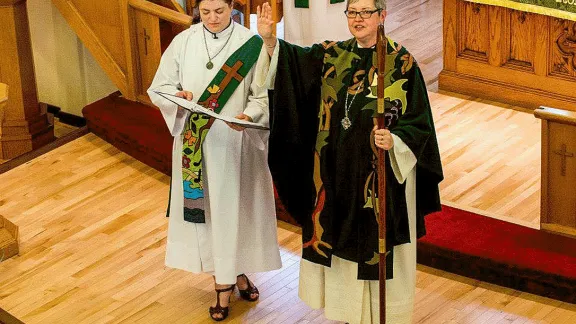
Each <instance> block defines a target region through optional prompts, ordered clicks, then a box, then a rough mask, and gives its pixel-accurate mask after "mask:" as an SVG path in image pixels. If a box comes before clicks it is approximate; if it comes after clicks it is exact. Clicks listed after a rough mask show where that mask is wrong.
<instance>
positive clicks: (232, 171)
mask: <svg viewBox="0 0 576 324" xmlns="http://www.w3.org/2000/svg"><path fill="white" fill-rule="evenodd" d="M197 6H198V9H199V12H200V17H201V20H202V22H201V23H199V24H195V25H192V26H191V27H190V28H189V29H187V30H185V31H183V32H182V33H180V34H178V35H177V36H176V37H175V38H174V40H173V41H172V43H171V44H170V46H169V47H168V48H167V49H166V51H165V52H164V54H163V55H162V59H161V62H160V66H159V67H158V71H157V72H156V76H155V77H154V80H153V82H152V85H151V86H150V89H148V94H149V96H150V99H151V100H152V102H153V103H154V104H155V105H157V106H158V107H159V108H160V111H161V112H162V115H163V117H164V119H165V121H166V125H167V126H168V128H169V130H170V132H171V134H172V135H173V136H174V144H173V154H172V159H173V161H172V181H171V191H170V205H169V208H168V209H169V210H168V213H169V226H168V241H167V246H166V265H167V266H169V267H172V268H178V269H183V270H186V271H190V272H194V273H199V272H205V273H211V274H212V275H213V276H214V280H215V288H216V292H217V295H216V299H215V300H214V302H213V304H212V307H210V316H211V317H212V319H213V320H216V321H220V320H223V319H225V318H226V317H227V316H228V309H229V308H228V305H229V300H230V295H231V294H232V293H233V291H234V288H235V286H238V289H239V291H240V296H241V297H242V298H243V299H246V300H248V301H256V300H257V299H258V297H259V293H258V290H257V289H256V287H255V286H254V285H253V284H252V283H251V282H250V280H249V279H248V278H247V277H246V276H245V275H244V273H249V272H250V273H252V272H263V271H270V270H274V269H278V268H280V267H281V260H280V254H279V250H278V243H277V236H276V215H275V206H274V194H273V188H272V179H271V176H270V171H269V169H268V166H267V154H268V132H267V131H264V130H259V129H253V128H246V129H244V128H242V127H239V126H237V125H233V124H227V123H225V122H223V121H221V120H219V119H215V118H210V117H209V116H207V115H205V114H197V113H191V112H189V111H186V110H184V109H183V108H181V107H179V106H178V105H176V104H174V103H173V102H171V101H169V100H167V99H166V98H164V97H163V96H161V95H159V94H158V93H157V92H162V93H168V94H173V95H177V96H179V97H182V98H185V99H187V100H192V101H194V102H196V103H198V104H199V105H201V106H204V107H205V108H208V109H210V110H213V111H214V112H216V113H218V114H220V115H223V116H228V117H236V118H238V119H242V120H248V121H253V122H256V123H259V124H262V125H267V124H268V96H267V90H266V89H264V88H262V87H259V86H258V85H257V84H256V82H254V81H253V80H254V73H255V70H256V69H258V68H259V67H260V65H261V64H262V62H267V61H268V54H267V53H266V51H265V50H264V49H263V46H262V40H261V39H260V38H259V37H257V36H254V35H253V33H252V32H250V31H249V30H248V29H246V28H245V27H243V26H242V25H240V24H237V23H235V22H233V21H232V19H231V16H230V15H231V12H232V7H233V1H232V0H199V1H197Z"/></svg>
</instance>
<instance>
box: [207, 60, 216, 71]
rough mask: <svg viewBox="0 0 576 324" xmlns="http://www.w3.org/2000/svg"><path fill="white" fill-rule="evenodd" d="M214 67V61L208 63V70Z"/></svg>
mask: <svg viewBox="0 0 576 324" xmlns="http://www.w3.org/2000/svg"><path fill="white" fill-rule="evenodd" d="M213 67H214V64H213V63H212V61H208V63H206V68H207V69H208V70H212V68H213Z"/></svg>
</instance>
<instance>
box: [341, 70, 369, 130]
mask: <svg viewBox="0 0 576 324" xmlns="http://www.w3.org/2000/svg"><path fill="white" fill-rule="evenodd" d="M365 78H366V74H364V77H363V78H362V80H361V81H360V85H362V83H363V82H364V79H365ZM358 87H360V86H358ZM358 92H361V91H360V90H359V89H356V93H355V94H354V96H352V100H350V103H348V95H349V94H350V92H349V91H348V90H346V101H345V102H344V118H342V120H341V121H340V123H341V124H342V127H343V128H344V130H348V128H350V126H352V121H351V120H350V118H348V112H349V111H350V107H352V103H353V102H354V98H356V95H357V94H358Z"/></svg>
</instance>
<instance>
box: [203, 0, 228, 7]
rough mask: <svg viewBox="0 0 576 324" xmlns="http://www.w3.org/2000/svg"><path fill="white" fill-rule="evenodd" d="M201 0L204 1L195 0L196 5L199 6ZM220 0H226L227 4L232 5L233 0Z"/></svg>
mask: <svg viewBox="0 0 576 324" xmlns="http://www.w3.org/2000/svg"><path fill="white" fill-rule="evenodd" d="M202 1H204V0H196V7H198V6H200V3H201V2H202ZM222 1H224V2H226V4H228V5H229V6H231V5H232V2H233V1H234V0H222Z"/></svg>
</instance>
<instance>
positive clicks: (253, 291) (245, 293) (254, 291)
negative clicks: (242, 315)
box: [236, 274, 260, 302]
mask: <svg viewBox="0 0 576 324" xmlns="http://www.w3.org/2000/svg"><path fill="white" fill-rule="evenodd" d="M240 277H243V278H244V280H246V284H247V285H248V288H246V289H244V290H241V289H240V287H238V291H239V292H240V297H242V299H244V300H247V301H250V302H255V301H257V300H258V298H260V293H259V292H258V288H256V286H254V285H252V283H251V282H250V279H248V277H247V276H246V275H245V274H241V275H239V276H238V277H236V279H238V278H240ZM252 295H256V297H252Z"/></svg>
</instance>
